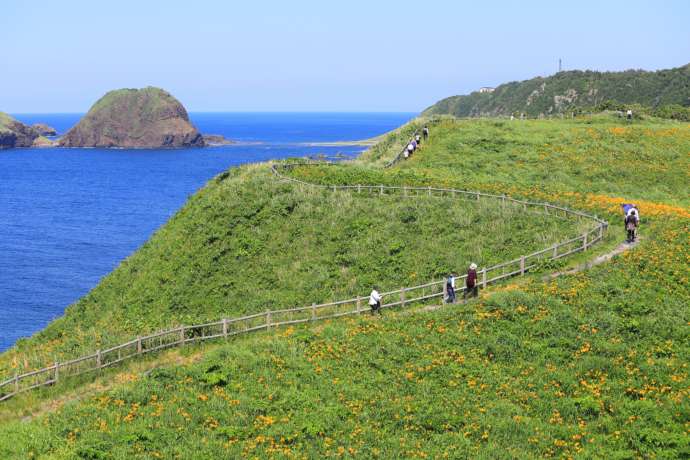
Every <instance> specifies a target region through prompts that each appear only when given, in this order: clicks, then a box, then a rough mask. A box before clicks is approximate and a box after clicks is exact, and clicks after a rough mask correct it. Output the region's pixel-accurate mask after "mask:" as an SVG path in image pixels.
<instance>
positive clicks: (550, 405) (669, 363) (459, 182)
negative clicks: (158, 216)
mask: <svg viewBox="0 0 690 460" xmlns="http://www.w3.org/2000/svg"><path fill="white" fill-rule="evenodd" d="M628 137H629V138H628ZM402 139H404V137H403V138H401V139H398V140H397V141H396V140H395V139H389V140H388V143H387V144H384V145H386V147H385V148H382V147H380V148H381V149H382V150H379V151H377V152H374V153H370V154H369V155H370V156H371V158H370V159H368V158H369V157H367V156H364V158H363V159H362V160H360V161H358V162H356V164H353V165H349V166H334V167H333V166H332V167H320V168H314V167H311V168H301V169H300V168H298V169H296V170H294V171H293V172H292V174H293V175H294V176H296V177H299V178H302V179H309V180H311V181H315V182H320V183H328V184H337V183H353V182H361V183H372V184H380V183H384V184H388V183H406V184H410V185H412V184H421V185H427V184H434V185H439V186H454V187H457V188H465V189H477V190H486V191H489V192H507V193H510V194H512V195H515V196H523V197H529V198H533V199H539V200H546V201H551V202H557V203H563V204H566V205H568V206H572V207H574V208H579V209H584V210H587V211H589V212H591V213H595V214H598V215H599V216H603V217H605V218H607V219H608V220H609V221H610V222H611V230H610V235H611V236H610V239H609V241H608V242H607V243H606V244H605V245H602V246H601V247H595V249H594V250H593V251H594V253H597V252H599V251H603V250H605V249H606V248H607V247H610V246H611V245H612V244H616V240H617V239H619V240H622V239H623V230H622V225H621V224H620V220H619V219H621V216H620V212H619V210H618V206H619V204H620V203H621V202H624V201H632V202H636V203H638V204H639V205H640V210H641V214H642V219H643V221H642V227H641V236H642V238H643V239H642V242H641V243H640V245H639V246H638V247H637V248H636V249H635V250H633V251H629V252H627V253H625V254H624V255H623V256H620V257H617V258H615V259H614V260H613V261H611V262H609V263H606V264H604V265H600V266H598V267H596V268H593V269H590V270H587V271H585V272H582V273H580V274H577V275H574V276H565V277H560V278H558V279H556V280H553V281H547V282H544V281H541V278H540V276H541V275H542V274H543V273H542V274H537V275H534V276H531V277H528V278H524V279H520V280H516V281H515V282H514V283H509V284H504V285H502V286H498V287H496V288H491V289H489V290H487V291H486V292H483V293H482V296H481V298H480V299H479V301H478V302H473V303H469V304H466V305H455V306H452V307H446V308H443V309H441V310H437V311H422V310H415V311H401V312H386V314H384V316H383V318H378V317H376V318H371V317H369V316H362V317H357V318H352V319H347V320H340V321H333V322H329V323H325V324H321V325H315V326H311V327H304V328H295V329H292V328H290V329H282V330H278V331H276V332H275V333H272V334H260V335H256V336H252V337H246V338H240V339H237V340H234V341H231V342H229V343H219V344H215V345H211V346H209V347H206V348H202V350H203V349H205V350H207V353H206V354H205V355H202V356H200V357H196V358H195V359H190V362H188V363H184V364H179V365H176V364H170V363H168V364H161V367H159V368H157V369H155V370H153V371H152V372H150V373H148V374H147V375H142V374H140V373H136V372H134V371H129V372H130V373H128V370H127V368H124V369H123V373H122V374H121V378H120V379H119V380H118V381H119V382H121V383H117V384H115V385H114V387H113V388H112V389H109V390H104V391H102V392H96V393H95V395H93V396H87V397H86V398H85V399H84V400H83V401H73V402H69V401H68V402H66V403H65V404H64V405H63V404H60V405H59V406H58V407H55V408H48V409H45V408H44V409H42V410H41V412H42V415H40V416H38V417H34V418H33V419H31V420H30V421H29V422H21V421H20V420H18V419H17V417H14V419H13V417H12V416H11V415H9V414H6V413H3V414H0V415H2V419H3V420H5V422H4V423H3V424H2V425H1V426H0V457H2V458H41V457H42V458H57V459H61V458H233V457H239V456H246V457H256V458H270V457H275V458H321V457H362V458H371V457H380V458H403V457H406V458H444V457H447V458H487V459H489V458H490V459H495V458H544V457H548V458H603V457H606V458H611V459H628V458H630V459H633V458H668V459H671V458H674V459H675V458H687V457H688V456H690V429H689V427H690V404H689V402H688V397H689V393H690V386H689V385H688V363H690V340H689V337H690V334H688V332H689V327H690V307H689V305H690V288H689V283H688V280H689V278H690V263H689V262H690V259H689V256H688V254H690V251H689V249H690V239H689V237H688V235H690V221H689V218H690V211H689V210H688V207H687V205H688V196H687V177H688V170H690V168H688V166H690V162H689V158H688V152H690V126H688V125H686V124H679V123H670V122H668V123H667V122H659V121H655V120H651V121H646V122H644V123H642V124H634V125H633V126H627V125H617V124H615V120H612V119H610V118H608V117H595V118H591V119H586V120H576V121H528V122H514V124H510V123H509V122H495V121H491V120H476V121H458V122H455V121H452V122H451V121H442V122H441V123H440V124H435V125H433V126H432V139H431V142H429V143H428V144H427V145H425V146H424V147H423V148H422V150H420V151H419V152H417V153H416V154H415V155H414V156H413V158H412V159H411V160H408V161H406V162H404V163H402V164H400V165H398V166H396V167H394V168H393V169H392V170H385V171H384V170H382V169H381V168H380V167H379V166H376V165H380V164H382V163H383V162H385V160H386V158H390V154H392V153H393V152H395V150H396V149H397V145H396V143H398V142H399V141H400V140H402ZM545 144H548V145H545ZM372 152H373V151H372ZM372 162H373V164H374V165H373V166H372ZM602 169H604V170H605V171H604V172H602ZM267 174H268V170H267V168H265V167H251V168H241V169H239V170H232V171H231V172H230V173H228V174H227V175H221V176H219V177H218V178H217V179H214V181H212V182H211V183H209V185H208V186H207V187H206V188H205V189H203V190H202V191H201V192H200V193H199V194H197V195H195V197H193V198H192V199H191V201H190V202H189V203H188V204H187V206H185V208H184V209H183V210H182V211H181V212H180V213H178V215H176V216H175V217H174V218H173V219H172V220H171V222H170V223H169V224H167V225H166V226H165V227H164V228H162V229H161V230H160V231H159V232H158V233H157V234H156V235H155V236H154V237H153V238H152V240H151V241H150V242H149V243H147V245H146V246H145V247H144V248H142V250H140V251H139V252H138V253H137V254H135V255H133V256H132V257H131V258H129V259H128V260H127V261H125V262H124V263H123V264H122V266H121V267H119V268H118V269H117V270H116V272H114V273H113V274H112V275H110V276H109V277H108V278H106V279H105V280H104V281H103V283H102V284H101V285H99V287H97V288H96V289H95V290H94V291H93V292H92V293H91V294H90V295H89V296H87V297H86V298H85V299H83V300H82V301H80V302H79V303H78V304H77V305H75V306H73V307H71V308H70V310H69V311H68V314H67V316H66V317H65V318H64V319H61V320H58V321H57V322H56V323H54V324H53V325H51V326H50V327H49V328H48V330H46V332H44V333H41V334H39V335H37V336H36V337H34V338H32V339H29V340H26V341H23V342H22V343H20V344H19V345H18V346H17V347H16V348H14V349H12V350H10V351H9V352H7V353H5V354H3V355H2V357H1V358H0V359H1V360H2V361H1V362H2V363H3V366H4V372H6V373H7V372H12V369H13V367H12V366H13V363H18V364H19V365H21V364H22V363H21V361H22V359H26V360H30V359H35V360H37V361H38V360H39V358H42V357H44V356H46V355H48V354H50V353H56V352H61V353H70V352H77V351H79V350H82V349H90V348H89V345H90V344H91V341H92V340H94V339H95V340H98V339H99V338H98V337H94V336H93V335H92V334H94V331H97V330H99V327H101V326H103V325H105V324H106V322H103V323H100V321H101V319H100V318H101V313H102V314H103V315H104V316H105V318H106V319H105V320H104V321H107V322H109V323H113V322H114V321H116V320H117V321H118V327H119V328H120V330H119V331H117V333H118V334H123V335H126V334H127V333H129V332H132V331H135V330H142V329H147V328H155V327H156V326H157V325H162V324H164V323H166V322H168V321H170V320H171V315H179V316H178V317H174V319H175V320H177V319H180V320H184V319H192V318H193V317H194V318H197V317H196V316H194V315H195V314H196V313H197V312H196V310H198V313H199V315H201V316H203V315H209V316H211V317H214V318H215V316H214V315H217V314H221V313H224V312H227V311H237V312H240V311H251V310H253V309H255V308H257V309H259V310H261V309H265V307H266V302H268V303H270V302H271V301H272V300H273V301H275V295H274V294H273V293H272V292H261V293H260V294H258V296H259V297H258V299H257V303H256V304H253V303H248V302H246V301H245V302H240V301H238V300H237V298H236V295H237V294H239V295H240V299H245V300H246V299H247V296H246V293H248V292H249V293H251V292H255V291H256V287H257V286H259V291H262V289H261V287H262V286H264V285H266V284H267V282H266V281H265V280H266V278H268V279H269V280H270V281H271V282H272V283H276V284H275V287H276V288H279V287H280V288H284V289H283V291H281V294H283V295H284V294H285V292H284V291H285V290H289V295H290V296H292V297H291V299H292V300H294V301H295V302H301V301H302V300H305V301H306V302H304V303H307V304H308V303H311V301H312V300H311V299H314V301H318V300H319V299H327V298H329V296H330V295H331V294H332V295H333V296H335V297H338V296H340V295H341V294H346V292H348V290H350V289H355V290H356V289H364V288H365V287H367V286H368V284H370V283H372V282H375V281H374V280H379V279H382V278H386V279H391V280H392V283H393V286H395V287H397V284H401V283H406V282H408V281H411V279H412V278H411V277H412V275H413V274H414V275H415V277H416V278H417V279H421V278H423V277H425V276H427V277H431V276H434V275H438V274H440V273H444V272H445V271H447V270H448V269H449V265H452V264H453V263H456V262H457V263H458V264H459V265H464V264H466V263H467V261H468V260H473V259H474V258H477V257H482V258H485V259H487V260H505V259H507V258H509V257H511V255H510V254H517V252H515V251H519V248H518V246H520V247H524V245H534V247H541V246H542V245H543V243H544V242H546V241H552V238H556V239H562V238H559V237H560V236H562V235H563V234H564V233H565V234H567V233H568V232H569V231H572V230H573V229H571V228H568V227H567V226H566V227H564V226H563V223H559V222H550V221H543V222H536V221H533V220H532V219H531V217H532V216H530V218H529V219H527V218H525V219H524V221H523V220H522V218H521V217H519V216H513V217H511V219H508V221H510V222H513V221H514V222H515V223H516V225H517V226H518V227H517V228H519V232H518V233H517V237H518V239H516V240H511V241H505V240H503V241H501V243H500V244H498V243H497V244H495V245H492V243H490V242H491V241H494V242H496V241H499V240H497V239H496V238H498V237H499V236H501V237H504V236H505V235H506V233H509V229H507V228H505V227H501V225H503V224H502V222H504V221H505V219H501V217H503V216H501V215H497V210H496V209H495V208H491V207H489V208H484V209H476V208H472V207H471V206H468V204H466V203H464V204H463V203H458V204H455V205H454V206H458V208H457V212H453V213H448V212H444V209H446V207H445V206H439V205H438V204H439V203H438V202H431V201H428V200H420V201H415V202H409V201H403V200H400V199H390V200H386V199H385V198H384V199H383V200H381V199H379V198H376V199H374V198H362V197H350V196H347V195H345V196H341V195H339V194H335V195H334V194H332V193H323V192H306V191H299V189H298V188H295V187H294V186H293V185H289V184H284V183H283V184H276V183H275V182H273V180H272V179H270V178H269V177H268V176H267ZM247 185H250V186H247ZM288 209H289V210H290V211H289V212H288ZM449 216H453V217H449ZM412 218H414V220H412V221H410V219H412ZM465 218H467V219H469V225H468V224H467V222H466V221H464V220H463V219H465ZM363 219H364V220H365V223H362V220H363ZM366 221H368V222H366ZM307 222H309V223H310V226H306V225H305V223H307ZM410 224H412V225H415V226H416V227H415V231H414V232H409V231H408V230H409V228H410V227H409V225H410ZM510 225H512V224H510ZM373 228H375V229H376V230H372V229H373ZM476 228H481V231H479V232H476V231H474V229H476ZM536 229H539V230H538V231H537V230H536ZM458 235H459V236H460V237H459V238H456V236H458ZM414 236H417V237H414ZM419 236H423V237H424V238H421V237H419ZM617 237H618V238H617ZM214 238H215V239H214ZM468 239H469V240H471V241H472V243H473V244H469V241H468ZM458 240H462V241H461V242H460V244H461V246H460V249H459V250H458V252H457V254H452V255H451V256H448V255H446V253H445V252H444V251H443V250H442V249H444V248H446V247H448V245H449V241H453V242H455V241H458ZM351 243H352V244H351ZM477 244H479V245H480V246H479V247H480V248H481V249H480V251H479V252H476V253H472V250H473V249H472V248H475V247H476V246H477ZM254 248H261V249H260V250H259V251H258V252H252V249H254ZM224 250H225V251H226V252H224ZM242 250H244V251H245V252H241V251H242ZM376 251H380V252H379V253H376ZM302 253H305V256H304V257H303V258H302V257H301V256H300V258H298V260H296V261H294V260H293V264H292V265H290V264H288V267H289V271H288V272H286V273H282V270H283V269H284V266H285V263H286V262H287V261H289V260H292V258H294V257H296V255H298V254H300V255H301V254H302ZM238 254H239V255H241V257H242V258H240V259H239V261H237V260H235V259H236V255H238ZM372 254H376V256H375V257H374V258H373V259H374V260H377V261H378V260H385V261H386V262H385V263H380V264H371V263H369V262H367V261H370V260H372V257H371V256H372ZM334 255H335V256H336V257H335V258H334V257H333V256H334ZM591 255H592V254H590V256H591ZM173 256H174V257H173ZM214 256H218V257H219V258H220V259H218V260H221V261H222V263H213V257H214ZM344 266H345V267H347V270H345V271H343V267H344ZM135 267H136V269H135ZM192 267H193V269H191V268H192ZM209 267H223V268H222V269H217V272H216V271H212V270H210V268H209ZM305 267H309V268H305ZM313 267H317V268H313ZM412 267H414V268H412ZM214 270H216V269H214ZM377 270H378V271H377ZM281 276H282V277H281ZM367 276H371V277H370V278H367ZM396 276H397V277H398V278H396ZM233 277H239V278H234V279H241V280H242V283H244V284H242V285H239V284H237V285H233V286H229V287H224V285H223V283H224V282H226V283H227V282H229V281H230V279H233ZM343 280H349V283H351V284H346V285H343V283H342V281H343ZM312 283H313V284H312ZM358 283H361V284H358ZM224 289H225V290H224ZM230 289H237V291H236V292H235V291H230ZM120 292H123V293H124V298H123V301H122V302H120V303H118V301H117V300H118V299H117V294H118V293H120ZM229 292H232V295H226V294H227V293H229ZM243 294H245V295H244V296H243ZM147 296H148V297H147ZM250 297H251V298H252V299H254V297H252V296H251V295H250ZM176 298H184V299H185V304H184V305H188V306H191V307H193V309H194V310H189V309H188V310H184V309H179V310H176V309H172V308H170V305H171V304H170V303H169V301H170V300H171V299H176ZM206 299H208V300H212V301H208V302H206V301H204V300H206ZM187 302H189V303H187ZM130 305H133V306H132V307H130ZM125 306H126V308H125ZM130 308H132V310H131V311H130V310H129V309H130ZM192 311H194V313H192ZM187 314H189V315H190V316H184V315H187ZM142 315H143V317H145V318H146V321H143V322H142V323H141V324H136V323H134V322H132V318H138V317H141V316H142ZM100 340H104V339H103V338H102V337H101V338H100ZM198 350H199V349H198V348H194V351H195V352H197V351H198ZM191 352H192V351H191V350H190V353H191ZM122 376H124V377H122ZM51 391H52V392H53V393H52V394H55V393H59V391H60V390H59V387H57V388H56V389H53V390H51ZM40 402H41V401H40V399H39V400H38V401H37V400H36V399H31V398H26V399H22V397H20V398H17V399H16V400H15V401H10V402H9V403H8V405H7V406H6V407H7V408H11V409H5V410H11V411H14V413H16V414H19V415H23V414H26V413H31V412H32V411H34V410H38V409H37V407H35V405H36V404H39V403H40ZM2 410H3V409H2V408H0V412H1V411H2Z"/></svg>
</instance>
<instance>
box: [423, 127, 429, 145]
mask: <svg viewBox="0 0 690 460" xmlns="http://www.w3.org/2000/svg"><path fill="white" fill-rule="evenodd" d="M422 134H423V135H424V141H426V140H427V139H429V127H428V126H426V125H425V126H424V129H423V130H422Z"/></svg>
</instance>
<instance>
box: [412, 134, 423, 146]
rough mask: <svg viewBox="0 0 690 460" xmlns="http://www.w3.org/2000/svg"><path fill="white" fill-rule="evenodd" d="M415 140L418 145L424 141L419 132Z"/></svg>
mask: <svg viewBox="0 0 690 460" xmlns="http://www.w3.org/2000/svg"><path fill="white" fill-rule="evenodd" d="M414 141H415V142H416V143H417V145H420V144H421V143H422V136H420V135H419V134H417V135H415V137H414Z"/></svg>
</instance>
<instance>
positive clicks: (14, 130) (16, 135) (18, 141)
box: [0, 112, 50, 149]
mask: <svg viewBox="0 0 690 460" xmlns="http://www.w3.org/2000/svg"><path fill="white" fill-rule="evenodd" d="M45 141H47V142H50V141H48V139H46V138H44V137H41V134H40V133H39V132H38V130H36V129H35V128H33V127H31V126H28V125H25V124H24V123H22V122H21V121H17V120H15V119H14V118H12V117H11V116H9V115H7V114H6V113H4V112H0V149H11V148H14V147H34V146H38V144H45ZM41 146H42V145H41Z"/></svg>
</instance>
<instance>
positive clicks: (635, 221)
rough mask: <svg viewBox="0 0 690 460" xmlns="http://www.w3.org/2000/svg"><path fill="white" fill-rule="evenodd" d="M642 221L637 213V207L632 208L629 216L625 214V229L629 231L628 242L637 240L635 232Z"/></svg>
mask: <svg viewBox="0 0 690 460" xmlns="http://www.w3.org/2000/svg"><path fill="white" fill-rule="evenodd" d="M639 223H640V218H639V216H638V215H637V212H636V210H635V208H632V209H631V210H630V212H629V213H628V215H627V216H625V230H626V231H627V232H628V239H627V242H628V243H632V242H634V241H635V233H636V232H637V226H638V225H639Z"/></svg>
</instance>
